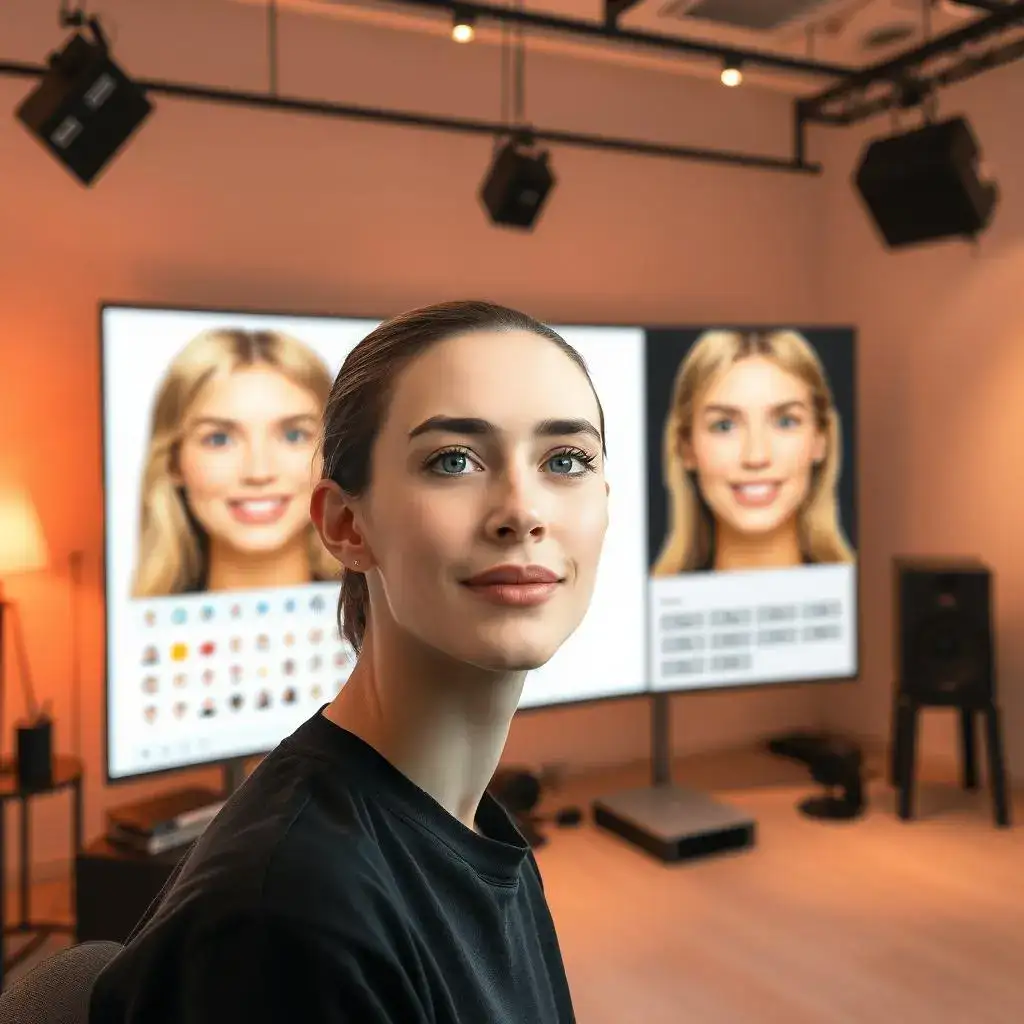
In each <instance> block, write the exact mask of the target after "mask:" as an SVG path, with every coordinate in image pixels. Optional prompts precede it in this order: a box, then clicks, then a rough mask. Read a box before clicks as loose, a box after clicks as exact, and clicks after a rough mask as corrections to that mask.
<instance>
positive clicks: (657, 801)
mask: <svg viewBox="0 0 1024 1024" xmlns="http://www.w3.org/2000/svg"><path fill="white" fill-rule="evenodd" d="M668 702H669V695H668V694H665V693H656V694H654V696H653V698H652V708H651V726H652V734H653V746H654V750H653V756H652V766H653V785H651V786H645V787H643V788H641V789H631V790H626V791H625V792H620V793H614V794H612V795H611V796H605V797H599V798H598V799H596V800H594V801H593V803H592V804H591V809H592V810H593V814H594V824H595V825H597V826H598V827H599V828H603V829H605V830H606V831H608V832H613V833H615V834H616V835H618V836H620V837H621V838H623V839H625V840H626V841H627V842H629V843H632V844H633V845H634V846H638V847H639V848H640V849H642V850H645V851H646V852H647V853H650V854H652V855H653V856H655V857H657V858H658V859H659V860H661V861H665V862H670V863H671V862H676V861H687V860H694V859H696V858H698V857H707V856H710V855H712V854H717V853H726V852H730V851H737V850H744V849H748V848H750V847H752V846H753V845H754V843H755V839H756V833H757V823H756V822H755V821H754V819H753V818H751V817H750V816H749V815H748V814H745V813H744V812H743V811H740V810H738V809H737V808H735V807H731V806H729V805H728V804H722V803H719V802H718V801H716V800H712V799H711V797H709V796H707V795H706V794H705V793H701V792H697V791H695V790H690V789H683V788H680V787H678V786H674V785H672V757H671V753H670V751H671V744H670V740H669V703H668Z"/></svg>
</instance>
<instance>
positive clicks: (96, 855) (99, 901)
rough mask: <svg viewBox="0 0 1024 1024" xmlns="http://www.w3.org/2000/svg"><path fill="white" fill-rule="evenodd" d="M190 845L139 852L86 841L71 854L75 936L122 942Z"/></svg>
mask: <svg viewBox="0 0 1024 1024" xmlns="http://www.w3.org/2000/svg"><path fill="white" fill-rule="evenodd" d="M190 849H191V844H190V845H188V846H181V847H179V848H178V849H176V850H167V851H165V852H164V853H157V854H142V853H133V852H132V851H130V850H123V849H121V848H120V847H118V846H114V845H112V844H111V843H109V842H108V841H107V840H106V839H97V840H96V841H95V842H93V843H90V844H89V846H87V847H86V848H85V849H84V850H83V851H82V852H81V853H79V854H78V856H77V858H76V859H75V920H76V932H75V938H76V941H78V942H89V941H91V940H94V939H105V940H108V941H111V942H121V943H123V942H125V941H126V940H127V938H128V936H129V935H130V934H131V932H132V930H133V929H134V928H135V926H136V925H137V924H138V923H139V920H140V918H141V917H142V915H143V914H145V912H146V911H147V910H148V909H149V905H150V904H151V903H152V902H153V900H155V899H156V897H157V896H158V895H159V894H160V890H161V889H162V888H163V887H164V884H165V883H166V882H167V879H168V878H170V876H171V874H172V873H173V871H174V869H175V868H176V867H177V866H178V863H179V862H180V861H181V859H182V858H183V857H184V856H185V854H186V853H187V852H188V851H189V850H190Z"/></svg>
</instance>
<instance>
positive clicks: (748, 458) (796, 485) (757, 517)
mask: <svg viewBox="0 0 1024 1024" xmlns="http://www.w3.org/2000/svg"><path fill="white" fill-rule="evenodd" d="M841 453H842V443H841V440H840V423H839V415H838V413H837V412H836V408H835V404H834V402H833V400H832V393H831V391H830V389H829V385H828V381H827V380H826V379H825V373H824V370H823V369H822V366H821V363H820V362H819V360H818V356H817V354H816V353H815V351H814V349H813V348H812V347H811V345H810V344H809V343H808V342H807V340H806V339H805V338H804V337H803V336H802V335H800V334H798V333H797V332H796V331H787V330H779V331H768V332H761V331H746V332H744V331H707V332H706V333H704V334H703V335H701V337H700V338H699V339H698V340H697V343H696V344H695V345H694V346H693V348H692V349H691V350H690V352H689V353H688V355H687V357H686V359H685V360H684V361H683V363H682V364H681V366H680V368H679V371H678V374H677V376H676V382H675V389H674V394H673V399H672V407H671V410H670V412H669V416H668V419H667V421H666V424H665V448H664V466H665V477H666V486H667V488H668V491H669V494H670V496H671V501H670V508H669V513H670V531H669V535H668V537H667V539H666V541H665V544H664V547H663V548H662V551H661V553H660V555H659V556H658V559H657V561H656V563H655V566H654V570H653V575H654V576H675V575H677V574H679V573H684V572H700V571H707V570H719V571H722V570H730V569H769V568H785V567H790V566H797V565H804V564H815V563H825V562H852V561H853V552H852V550H851V548H850V545H849V542H848V541H847V540H846V537H845V536H844V534H843V530H842V527H841V525H840V522H839V512H838V505H837V500H836V486H837V483H838V480H839V476H840V461H841Z"/></svg>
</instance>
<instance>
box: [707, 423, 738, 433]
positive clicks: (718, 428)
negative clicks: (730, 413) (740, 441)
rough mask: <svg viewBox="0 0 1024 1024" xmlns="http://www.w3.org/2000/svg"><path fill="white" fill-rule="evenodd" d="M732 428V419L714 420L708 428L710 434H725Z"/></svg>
mask: <svg viewBox="0 0 1024 1024" xmlns="http://www.w3.org/2000/svg"><path fill="white" fill-rule="evenodd" d="M732 428H733V422H732V420H715V422H714V423H712V424H711V426H710V427H709V428H708V429H709V430H710V431H711V433H712V434H727V433H728V432H729V431H730V430H732Z"/></svg>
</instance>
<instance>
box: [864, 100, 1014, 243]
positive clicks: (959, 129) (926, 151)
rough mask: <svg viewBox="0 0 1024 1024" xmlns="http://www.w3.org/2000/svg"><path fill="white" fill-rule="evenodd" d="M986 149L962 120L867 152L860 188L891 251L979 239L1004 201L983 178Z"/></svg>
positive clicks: (942, 123) (877, 143) (884, 142)
mask: <svg viewBox="0 0 1024 1024" xmlns="http://www.w3.org/2000/svg"><path fill="white" fill-rule="evenodd" d="M979 157H980V150H979V148H978V142H977V139H975V137H974V133H973V132H972V131H971V127H970V125H969V124H968V123H967V121H965V120H964V119H963V118H962V117H956V118H952V119H950V120H948V121H940V122H938V123H936V124H929V125H925V126H924V127H923V128H918V129H917V130H916V131H912V132H906V133H904V134H900V135H891V136H889V137H887V138H883V139H876V140H875V141H874V142H872V143H870V144H869V145H868V146H867V148H866V149H865V151H864V154H863V156H862V158H861V161H860V165H859V167H858V168H857V171H856V174H855V176H854V184H855V186H856V189H857V191H858V192H859V193H860V196H861V198H862V199H863V200H864V203H865V205H866V206H867V208H868V211H869V212H870V214H871V216H872V218H873V219H874V222H875V224H876V225H877V227H878V229H879V231H880V232H881V234H882V237H883V238H884V239H885V242H886V244H887V245H888V246H889V247H890V248H893V249H895V248H901V247H903V246H909V245H920V244H923V243H925V242H934V241H939V240H943V239H950V238H971V239H973V238H975V237H977V236H978V235H979V234H980V233H981V232H982V231H984V230H985V228H987V227H988V225H989V222H990V221H991V219H992V215H993V214H994V212H995V209H996V205H997V204H998V201H999V188H998V186H997V185H996V184H995V182H990V181H985V180H983V179H982V177H981V175H980V171H979V167H978V161H979Z"/></svg>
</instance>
